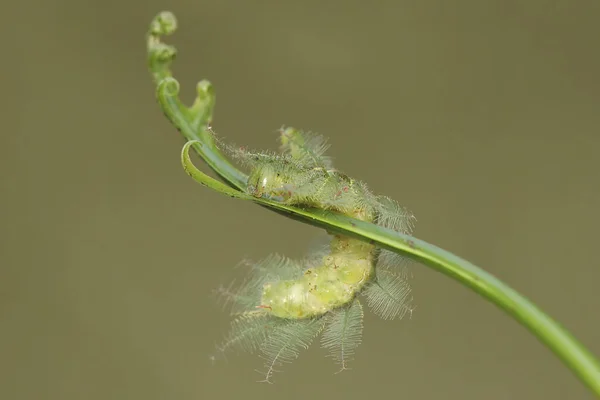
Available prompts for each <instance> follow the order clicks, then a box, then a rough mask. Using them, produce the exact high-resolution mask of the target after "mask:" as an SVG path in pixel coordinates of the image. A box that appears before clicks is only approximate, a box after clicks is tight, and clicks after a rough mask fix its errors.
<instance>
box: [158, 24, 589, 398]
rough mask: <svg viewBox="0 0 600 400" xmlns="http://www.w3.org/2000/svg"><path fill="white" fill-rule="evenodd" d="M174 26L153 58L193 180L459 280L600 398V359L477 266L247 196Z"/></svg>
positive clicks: (407, 240) (358, 224) (208, 93)
mask: <svg viewBox="0 0 600 400" xmlns="http://www.w3.org/2000/svg"><path fill="white" fill-rule="evenodd" d="M175 27H176V23H175V19H174V17H173V16H172V14H170V13H161V14H159V15H158V16H157V17H156V18H155V20H154V21H153V24H152V25H151V29H150V32H149V34H148V60H149V68H150V70H151V72H152V74H153V77H154V80H155V82H156V83H157V91H156V93H157V99H158V102H159V104H160V106H161V108H162V110H163V112H164V113H165V115H166V116H167V117H168V118H169V120H170V121H171V122H172V123H173V124H174V125H175V127H176V128H177V129H178V130H179V131H180V132H181V133H182V134H183V136H184V137H185V138H186V139H187V140H189V142H188V143H186V145H185V146H184V148H183V151H182V163H183V165H184V169H185V171H186V172H187V173H188V174H189V175H190V176H192V178H194V180H196V181H198V182H200V183H202V184H203V185H206V186H208V187H210V188H211V189H214V190H217V191H219V192H221V193H224V194H227V195H228V196H231V197H237V198H241V199H245V200H252V201H254V202H256V203H257V204H260V205H262V206H264V207H267V208H269V209H271V210H273V211H276V212H279V213H281V214H284V215H286V216H288V217H290V218H293V219H296V220H300V221H302V222H305V223H308V224H311V225H315V226H319V227H322V228H324V229H326V230H327V231H330V232H336V233H341V234H344V235H348V236H353V237H356V238H360V239H362V240H369V241H372V242H373V243H376V244H378V245H379V246H381V247H383V248H386V249H388V250H391V251H394V252H396V253H399V254H402V255H405V256H407V257H410V258H412V259H414V260H416V261H419V262H421V263H423V264H425V265H428V266H430V267H432V268H434V269H435V270H437V271H439V272H441V273H443V274H445V275H447V276H449V277H451V278H453V279H455V280H456V281H458V282H460V283H462V284H463V285H465V286H466V287H469V288H471V289H473V290H474V291H475V292H477V293H479V294H480V295H482V296H483V297H484V298H486V299H488V300H489V301H491V302H492V303H494V304H496V305H497V306H498V307H500V308H501V309H503V310H504V311H506V313H508V314H509V315H510V316H512V317H513V318H514V319H516V320H517V321H518V322H520V323H521V324H522V325H523V326H525V327H526V328H527V329H529V330H530V331H531V332H532V333H533V334H534V335H535V336H537V337H538V339H540V340H541V341H542V342H543V343H545V344H546V345H547V346H548V347H549V348H550V349H551V350H552V351H554V353H555V354H556V355H557V356H558V357H559V358H560V359H561V360H562V361H563V362H564V363H565V364H566V365H567V366H568V367H569V368H571V370H572V371H573V372H574V373H575V374H576V375H577V376H578V377H579V378H580V379H581V380H582V381H583V382H584V383H585V384H586V385H587V386H588V387H589V388H590V389H591V390H592V391H593V392H594V393H595V394H597V395H599V396H600V363H599V362H598V360H596V359H595V358H594V356H593V355H592V354H591V353H590V352H589V351H588V350H587V349H586V348H585V347H584V346H583V345H582V344H581V343H580V342H579V341H577V339H575V338H574V337H573V336H572V335H571V334H570V333H569V332H568V331H567V330H566V329H565V328H563V327H562V326H561V325H560V324H558V323H557V322H556V321H554V320H553V319H552V318H550V317H549V316H548V315H546V314H545V313H544V312H543V311H541V310H540V309H539V308H538V307H536V306H535V305H534V304H533V303H532V302H531V301H529V300H528V299H527V298H525V297H524V296H522V295H520V294H519V293H518V292H516V291H515V290H513V289H512V288H510V287H509V286H508V285H506V284H505V283H503V282H502V281H500V280H499V279H498V278H496V277H494V276H493V275H491V274H489V273H487V272H486V271H484V270H482V269H481V268H479V267H477V266H475V265H474V264H472V263H470V262H468V261H466V260H464V259H462V258H460V257H458V256H456V255H454V254H452V253H450V252H448V251H446V250H443V249H441V248H439V247H437V246H434V245H432V244H429V243H427V242H425V241H422V240H419V239H417V238H414V237H412V236H408V235H404V234H401V233H398V232H394V231H391V230H389V229H385V228H382V227H380V226H377V225H374V224H371V223H368V222H364V221H359V220H356V219H353V218H350V217H347V216H344V215H340V214H336V213H332V212H327V211H323V210H319V209H309V208H298V207H290V206H286V205H283V204H281V203H277V202H274V201H271V200H268V199H264V198H254V197H252V196H249V195H248V194H246V193H245V192H244V191H245V186H246V179H247V176H246V175H245V174H244V173H243V172H241V171H239V170H238V169H237V168H235V166H233V165H232V164H231V163H230V162H229V161H228V160H227V159H226V158H225V157H224V156H223V154H222V153H221V152H220V151H219V149H218V148H217V146H216V145H215V143H214V137H213V135H212V134H211V132H210V128H209V126H210V122H211V118H212V108H213V106H214V93H213V91H212V87H211V86H210V84H209V83H208V82H206V81H202V82H200V84H199V85H198V97H197V98H196V101H195V102H194V104H193V105H192V106H191V107H189V108H187V107H185V106H183V105H182V103H181V102H180V101H179V99H178V90H179V85H178V83H177V81H176V80H175V79H173V78H172V77H171V73H170V70H169V65H170V63H171V61H172V60H173V58H174V56H175V51H174V49H173V48H172V47H171V46H167V45H165V44H163V43H162V42H160V36H161V35H165V34H170V33H172V32H173V31H174V30H175ZM192 147H193V148H194V150H195V151H196V152H197V153H198V154H199V155H200V157H201V158H202V159H203V160H204V161H205V162H206V163H207V164H208V165H209V166H210V167H211V168H212V169H213V170H214V171H215V172H216V173H217V174H218V175H219V176H220V177H221V178H222V179H223V180H224V181H225V182H226V183H227V185H229V186H227V185H225V184H223V183H221V182H219V181H217V180H215V179H213V178H211V177H209V176H208V175H206V174H204V173H203V172H201V171H200V170H198V169H197V168H196V167H195V166H194V165H193V164H192V162H191V160H190V158H189V150H190V148H192Z"/></svg>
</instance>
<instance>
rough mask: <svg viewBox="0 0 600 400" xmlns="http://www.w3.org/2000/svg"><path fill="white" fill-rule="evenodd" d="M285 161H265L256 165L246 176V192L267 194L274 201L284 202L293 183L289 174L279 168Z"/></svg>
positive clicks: (290, 193) (258, 195)
mask: <svg viewBox="0 0 600 400" xmlns="http://www.w3.org/2000/svg"><path fill="white" fill-rule="evenodd" d="M282 162H285V161H278V163H276V162H275V161H273V162H266V163H260V164H258V165H256V167H255V168H254V169H253V170H252V172H251V173H250V175H249V177H248V189H247V190H248V193H250V194H251V195H252V196H254V197H263V196H264V195H268V196H269V197H270V198H272V199H273V200H276V201H281V202H284V201H286V200H288V199H289V198H290V197H291V196H292V189H293V185H292V184H291V183H290V182H292V180H291V179H290V177H289V174H286V173H285V172H284V170H283V168H281V164H279V163H282Z"/></svg>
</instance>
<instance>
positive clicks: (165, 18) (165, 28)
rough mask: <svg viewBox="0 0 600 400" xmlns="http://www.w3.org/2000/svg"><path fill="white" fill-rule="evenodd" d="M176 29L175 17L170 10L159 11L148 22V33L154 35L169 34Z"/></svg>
mask: <svg viewBox="0 0 600 400" xmlns="http://www.w3.org/2000/svg"><path fill="white" fill-rule="evenodd" d="M176 30H177V18H175V15H174V14H173V13H172V12H170V11H161V12H159V13H158V14H157V15H156V16H155V17H154V19H153V20H152V22H151V23H150V34H151V35H154V36H162V35H171V34H172V33H173V32H175V31H176Z"/></svg>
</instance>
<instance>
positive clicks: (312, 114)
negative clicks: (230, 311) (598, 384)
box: [0, 0, 600, 400]
mask: <svg viewBox="0 0 600 400" xmlns="http://www.w3.org/2000/svg"><path fill="white" fill-rule="evenodd" d="M163 9H168V10H172V11H174V12H175V13H176V15H177V16H178V19H179V22H180V29H179V31H178V32H177V34H176V35H175V36H173V37H172V38H171V39H170V42H171V43H174V44H176V46H177V47H178V49H179V51H180V53H179V58H178V60H177V62H176V64H175V67H174V69H175V73H176V76H177V77H178V79H179V80H180V81H181V84H182V88H183V90H182V94H183V97H184V99H186V100H187V101H191V100H192V98H193V95H194V85H195V83H196V82H197V81H198V80H199V79H201V78H208V79H210V80H211V81H212V82H213V84H214V85H215V87H216V90H217V108H216V115H215V123H214V126H215V130H216V131H217V132H218V133H219V134H220V135H221V136H223V137H225V138H226V139H227V140H231V141H233V142H236V143H238V144H247V145H249V146H251V147H256V148H271V149H275V148H276V142H275V139H276V130H277V129H278V128H279V127H280V126H281V125H284V124H286V125H291V126H295V127H298V128H303V129H308V130H312V131H316V132H319V133H322V134H324V135H326V136H328V137H330V139H331V143H332V144H333V147H332V149H331V154H332V155H333V156H334V157H335V159H336V162H337V165H338V166H339V167H340V168H341V169H342V170H344V171H345V172H347V173H348V174H350V175H351V176H354V177H356V178H359V179H362V180H365V181H366V182H368V183H369V184H370V186H371V187H372V188H373V189H374V190H375V191H376V192H378V193H384V194H387V195H390V196H392V197H394V198H396V199H397V200H399V201H400V202H401V203H402V204H404V205H405V206H406V207H408V208H409V209H410V210H412V211H413V212H414V214H415V215H416V216H417V218H418V225H417V229H416V236H417V237H419V238H423V239H425V240H427V241H429V242H432V243H435V244H437V245H439V246H441V247H443V248H446V249H448V250H450V251H452V252H455V253H456V254H459V255H461V256H463V257H465V258H466V259H468V260H471V261H473V262H475V263H476V264H479V265H481V266H483V267H484V268H486V269H487V270H489V271H490V272H492V273H493V274H495V275H497V276H498V277H500V278H501V279H503V280H505V281H506V282H507V283H509V284H510V285H512V286H513V287H514V288H516V289H517V290H519V291H521V292H522V293H524V294H525V295H527V296H528V297H530V298H531V299H532V300H534V301H535V302H536V303H537V304H538V305H540V306H541V307H542V308H544V309H545V310H546V311H547V312H549V313H550V314H551V315H552V316H554V317H555V318H556V319H558V320H559V321H561V322H562V323H564V324H565V325H566V326H567V327H568V328H569V329H570V330H571V331H572V332H573V333H574V334H575V335H576V336H577V337H578V338H579V339H580V340H581V341H582V342H583V343H585V344H586V345H587V346H589V348H590V349H591V350H592V351H593V352H595V353H596V354H600V340H598V339H599V338H600V320H599V317H598V316H599V313H598V308H599V307H600V295H599V294H598V282H599V279H600V268H599V266H600V262H599V261H598V257H597V247H598V244H597V238H598V225H599V224H600V210H599V207H598V204H599V203H600V188H599V185H598V183H599V177H600V173H599V170H600V157H598V151H599V146H600V112H598V105H599V101H600V78H599V76H598V71H599V70H600V57H599V55H600V51H599V50H598V45H597V38H598V37H599V34H600V24H598V21H599V20H600V5H599V4H598V2H597V1H583V0H580V1H533V0H529V1H526V2H522V1H457V2H447V1H442V0H437V1H425V2H415V1H380V2H365V1H349V0H346V1H329V2H327V1H295V2H292V1H285V2H282V1H216V0H213V1H200V0H197V1H184V0H177V1H170V2H161V1H155V0H152V1H145V2H141V1H137V2H134V1H114V0H104V1H81V0H79V1H74V0H58V1H53V2H50V1H42V0H34V1H32V2H21V3H12V4H10V5H5V11H4V13H3V14H4V16H3V18H2V19H3V22H2V25H3V28H2V29H3V35H2V37H3V43H4V44H3V46H4V50H3V51H2V69H3V70H4V72H3V74H2V82H3V83H2V86H3V88H4V95H3V96H2V100H0V103H1V109H2V111H1V112H2V133H1V135H0V141H1V143H0V152H1V158H0V163H1V168H0V179H1V183H2V192H1V200H0V202H1V203H0V204H1V207H0V216H1V223H0V235H1V241H0V246H1V247H0V248H1V252H0V268H1V270H0V274H1V277H0V397H1V398H3V399H11V400H20V399H65V400H70V399H103V400H104V399H128V400H131V399H144V400H151V399H169V400H174V399H182V400H183V399H248V400H250V399H261V400H267V399H282V398H284V399H306V398H317V399H319V398H323V399H333V398H335V399H359V398H360V399H364V398H367V397H368V398H378V399H379V398H403V399H463V400H464V399H484V398H485V399H590V398H592V396H591V394H590V393H589V392H588V391H587V390H586V389H585V388H584V386H583V385H582V384H581V383H580V382H579V381H578V380H577V379H576V378H575V377H574V376H573V375H572V373H571V372H570V371H569V370H568V369H567V368H566V367H565V366H563V365H562V364H561V363H560V362H559V361H558V360H557V359H556V358H555V356H554V355H553V354H552V353H550V352H549V351H548V350H547V349H546V348H545V347H543V346H542V345H541V344H540V343H539V342H537V341H536V339H535V338H533V337H532V336H531V335H530V334H529V333H528V332H527V331H526V330H525V329H524V328H522V327H521V326H520V325H518V324H517V323H515V322H514V321H513V320H511V319H510V318H508V317H507V316H505V315H504V314H503V313H502V312H501V311H500V310H498V309H497V308H495V307H494V306H493V305H491V304H490V303H488V302H486V301H484V300H483V299H481V298H480V297H478V296H477V295H475V294H473V293H471V292H470V291H469V290H467V289H465V288H463V287H462V286H460V285H458V284H457V283H455V282H453V281H451V280H450V279H448V278H446V277H445V276H442V275H440V274H439V273H436V272H433V271H431V270H429V269H428V268H426V267H423V266H420V265H415V266H413V267H412V271H413V274H414V280H413V286H414V296H415V301H416V305H417V309H416V311H415V313H414V315H413V318H412V319H411V320H402V321H392V322H390V321H387V322H386V321H382V320H379V319H378V318H376V317H375V316H373V315H372V314H368V315H367V317H366V321H365V330H364V340H363V344H362V346H361V347H360V348H359V351H358V354H357V355H356V357H355V362H354V363H353V369H352V370H351V371H347V372H345V373H343V374H338V375H334V372H335V371H336V370H337V369H336V367H335V366H334V365H333V363H332V362H331V360H327V359H324V358H323V356H324V354H325V353H324V351H322V350H321V349H319V348H318V346H314V347H313V348H311V349H310V350H309V351H307V352H305V353H303V354H302V356H301V357H300V358H299V359H298V360H297V361H296V362H294V363H293V364H290V365H288V366H287V367H286V368H285V369H284V372H283V373H281V374H279V375H277V376H276V377H275V381H276V384H275V385H262V384H258V383H255V381H256V380H258V379H259V378H260V376H259V375H258V374H257V373H256V372H254V369H256V368H259V369H260V367H261V360H260V359H258V358H257V356H252V355H246V354H240V355H232V356H231V357H230V358H229V359H228V361H227V362H217V363H214V362H212V360H211V355H212V354H213V352H214V346H215V344H216V343H218V342H219V341H220V340H221V338H222V336H223V335H224V333H225V332H226V330H227V329H228V323H229V317H228V316H227V314H226V312H225V311H224V310H223V309H222V307H221V306H220V305H219V304H218V302H217V301H216V300H215V298H214V296H213V295H212V294H211V290H213V289H214V288H216V287H217V286H218V285H219V284H222V283H226V282H228V281H230V280H231V279H233V278H235V277H236V276H238V277H239V275H237V274H238V273H239V271H237V272H236V271H235V269H234V268H233V267H234V266H235V265H236V264H237V263H238V261H240V260H241V259H242V258H244V257H249V258H254V259H257V258H261V257H264V256H265V255H267V254H269V253H271V252H275V251H276V252H280V253H284V254H287V255H290V256H300V255H301V254H303V253H304V251H305V250H306V249H307V248H309V246H310V245H311V243H313V242H314V240H315V237H317V236H318V235H319V231H318V230H317V229H316V228H313V227H310V226H307V225H303V224H300V223H297V222H294V221H291V220H287V219H285V218H281V217H280V216H278V215H276V214H274V213H271V212H269V211H267V210H264V209H262V208H260V207H256V206H254V205H252V204H249V203H244V202H240V201H235V200H231V199H228V198H225V197H222V196H221V195H218V194H216V193H212V192H210V191H209V190H207V189H205V188H202V187H201V186H199V185H197V184H196V183H194V182H193V181H192V180H191V179H189V178H188V177H187V176H186V175H185V173H184V172H183V170H182V168H181V166H180V163H179V152H180V149H181V146H182V144H183V140H182V138H181V137H180V136H179V134H178V133H177V132H176V131H175V130H174V129H173V128H172V127H171V126H170V125H169V124H168V122H167V121H166V119H165V118H164V117H163V115H162V114H161V112H160V110H159V108H158V106H157V104H156V103H155V100H154V92H153V86H152V84H151V81H150V77H149V75H148V73H147V71H146V64H145V63H146V60H145V41H144V35H145V32H146V29H147V26H148V24H149V22H150V20H151V19H152V17H153V16H154V15H155V14H156V13H157V12H158V11H161V10H163Z"/></svg>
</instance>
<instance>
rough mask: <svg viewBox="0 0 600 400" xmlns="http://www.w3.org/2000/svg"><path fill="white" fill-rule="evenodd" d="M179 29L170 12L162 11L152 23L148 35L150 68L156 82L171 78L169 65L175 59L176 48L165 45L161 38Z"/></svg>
mask: <svg viewBox="0 0 600 400" xmlns="http://www.w3.org/2000/svg"><path fill="white" fill-rule="evenodd" d="M176 29H177V20H176V19H175V15H173V13H171V12H169V11H162V12H160V13H158V15H157V16H156V17H154V19H153V20H152V22H151V23H150V29H149V30H148V34H147V48H146V50H147V52H148V68H150V71H152V75H153V76H154V81H155V82H159V81H160V80H161V79H163V78H165V77H167V76H171V71H169V65H170V64H171V62H172V61H173V60H174V59H175V57H176V55H177V50H176V49H175V47H173V46H170V45H168V44H165V43H163V42H162V41H161V40H160V37H161V36H163V35H170V34H172V33H173V32H175V30H176Z"/></svg>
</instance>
